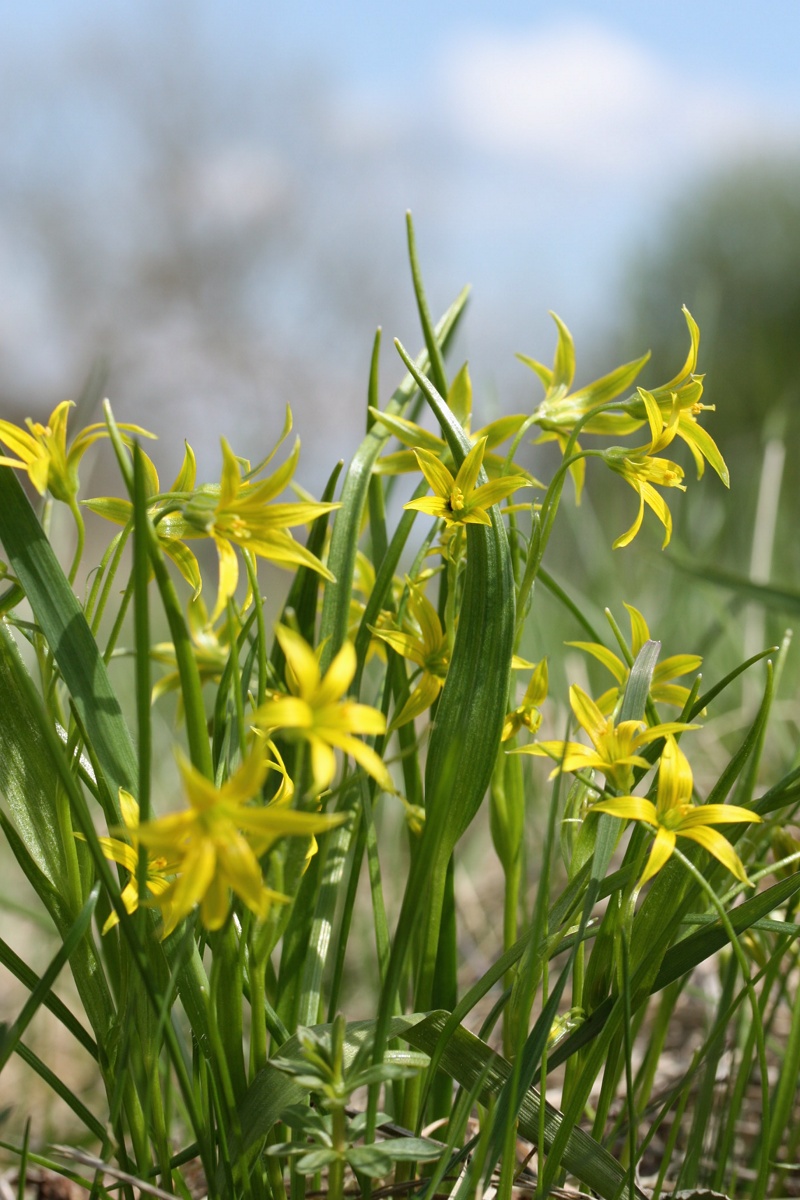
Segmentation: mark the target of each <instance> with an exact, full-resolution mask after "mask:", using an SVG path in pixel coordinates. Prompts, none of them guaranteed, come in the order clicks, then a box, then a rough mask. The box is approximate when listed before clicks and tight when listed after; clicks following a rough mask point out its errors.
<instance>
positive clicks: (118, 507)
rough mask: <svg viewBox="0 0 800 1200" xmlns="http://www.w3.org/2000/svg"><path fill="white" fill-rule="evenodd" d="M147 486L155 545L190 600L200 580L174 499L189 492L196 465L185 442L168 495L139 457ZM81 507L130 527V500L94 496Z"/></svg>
mask: <svg viewBox="0 0 800 1200" xmlns="http://www.w3.org/2000/svg"><path fill="white" fill-rule="evenodd" d="M142 462H143V464H144V469H145V477H146V483H147V493H148V502H147V512H148V515H149V517H150V519H151V520H152V522H153V525H154V527H155V531H156V536H157V537H158V542H159V545H160V546H161V549H162V550H163V551H164V553H165V554H166V555H167V557H168V558H171V559H172V561H173V562H174V563H175V566H176V567H177V568H178V570H179V571H180V573H181V575H182V576H183V578H184V579H185V580H186V582H187V583H188V584H189V586H190V587H191V588H192V589H193V592H194V599H197V597H198V596H199V595H200V591H201V589H202V586H203V581H202V578H201V576H200V566H199V564H198V562H197V559H196V558H195V556H194V554H193V553H192V551H191V550H190V549H189V547H188V546H184V544H183V541H182V540H181V539H182V538H184V537H187V536H189V535H190V534H191V529H190V527H189V526H188V525H187V523H186V521H185V520H184V518H183V517H182V516H181V514H180V512H178V511H176V510H175V504H176V500H177V499H178V498H185V496H186V493H189V492H191V491H193V489H194V486H195V480H196V477H197V462H196V460H195V456H194V451H193V450H192V447H191V446H190V445H189V443H188V442H186V443H185V449H184V454H183V463H182V464H181V469H180V470H179V471H178V474H177V476H176V477H175V482H174V483H173V484H172V487H171V488H170V489H169V491H168V492H162V491H161V485H160V482H159V478H158V472H157V470H156V468H155V466H154V464H153V463H152V462H151V460H150V459H149V458H148V457H147V455H146V454H144V453H143V454H142ZM82 503H83V506H84V508H88V509H89V511H90V512H93V513H96V514H97V516H99V517H104V518H105V520H107V521H113V522H114V524H115V525H124V526H128V525H130V523H131V521H132V520H133V505H132V504H131V502H130V500H123V499H121V498H120V497H117V496H98V497H96V498H95V499H92V500H84V501H82Z"/></svg>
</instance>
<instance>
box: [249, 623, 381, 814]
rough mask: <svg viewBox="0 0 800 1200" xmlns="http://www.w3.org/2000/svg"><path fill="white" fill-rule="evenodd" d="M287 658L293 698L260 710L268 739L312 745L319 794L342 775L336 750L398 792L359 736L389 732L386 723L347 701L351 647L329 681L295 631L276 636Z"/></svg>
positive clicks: (258, 718) (257, 718)
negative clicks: (275, 736) (278, 736)
mask: <svg viewBox="0 0 800 1200" xmlns="http://www.w3.org/2000/svg"><path fill="white" fill-rule="evenodd" d="M275 634H276V637H277V639H278V641H279V643H280V646H281V649H282V650H283V653H284V655H285V656H286V665H287V671H286V679H287V684H288V687H289V694H288V695H286V694H282V693H280V692H276V693H275V695H274V696H273V697H272V698H271V699H270V700H268V701H267V702H266V703H265V704H262V705H261V707H260V708H259V709H258V710H257V712H256V713H255V715H254V717H253V721H254V723H255V725H256V726H257V727H258V728H259V729H261V730H263V731H264V732H266V733H270V734H272V733H273V732H277V731H280V733H281V735H282V736H283V737H287V738H289V739H292V738H295V739H299V740H301V741H305V742H307V743H308V746H309V748H310V750H311V774H312V776H313V779H314V786H315V788H316V789H317V791H323V790H324V789H325V788H326V787H329V786H330V784H331V782H332V780H333V777H334V775H335V774H336V756H335V754H334V749H337V750H342V751H344V753H345V754H349V755H351V756H352V758H354V759H355V760H356V762H357V763H358V764H359V766H362V767H363V768H364V770H365V771H366V772H367V774H369V775H371V776H372V778H373V779H375V780H376V781H377V782H378V783H379V784H380V786H381V787H382V788H383V790H384V791H386V792H393V791H394V784H393V783H392V778H391V776H390V775H389V772H388V771H387V769H386V767H385V765H384V763H383V760H382V759H381V757H380V756H379V755H378V754H376V753H375V751H374V750H373V749H372V747H371V746H367V745H366V744H365V743H364V742H362V741H360V739H359V738H358V737H356V736H354V735H355V734H380V733H385V732H386V718H385V717H384V716H383V713H380V712H378V710H377V709H376V708H371V707H370V706H369V705H367V704H357V703H356V702H355V701H353V700H347V699H345V696H346V693H347V689H348V688H349V687H350V684H351V683H352V681H353V676H354V675H355V672H356V652H355V649H354V647H353V643H352V642H345V643H344V645H343V646H342V648H341V650H340V651H339V653H338V654H337V655H336V657H335V658H334V660H333V662H332V663H331V665H330V666H329V667H328V670H327V671H326V672H325V675H324V676H323V675H322V673H321V672H320V669H319V661H318V659H317V656H316V654H315V653H314V651H313V650H312V649H311V647H310V646H309V645H308V643H307V642H306V641H305V639H304V638H302V637H301V636H300V634H299V633H297V632H296V631H295V630H294V629H290V628H289V627H288V626H286V625H279V626H278V627H277V629H276V630H275Z"/></svg>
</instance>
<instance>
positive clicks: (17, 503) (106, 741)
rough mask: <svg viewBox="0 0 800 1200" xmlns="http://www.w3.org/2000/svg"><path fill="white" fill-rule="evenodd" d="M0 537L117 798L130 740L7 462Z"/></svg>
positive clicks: (0, 483) (0, 494)
mask: <svg viewBox="0 0 800 1200" xmlns="http://www.w3.org/2000/svg"><path fill="white" fill-rule="evenodd" d="M0 540H2V542H3V545H4V546H5V550H6V554H7V555H8V558H9V561H10V563H11V565H12V567H13V569H14V574H15V575H16V576H17V579H18V580H19V581H20V583H21V584H22V586H23V587H24V589H25V594H26V596H27V597H28V601H29V602H30V605H31V608H32V609H33V614H34V617H35V618H36V622H37V624H38V625H39V628H40V629H41V631H42V633H43V634H44V636H45V638H46V640H47V644H48V646H49V647H50V648H51V650H52V652H53V656H54V658H55V660H56V662H57V663H58V667H59V670H60V671H61V675H62V677H63V679H64V682H65V684H66V685H67V688H68V689H69V692H70V695H71V697H72V700H73V702H74V704H75V708H76V711H77V714H78V717H79V719H80V722H81V725H82V727H83V729H84V730H85V731H86V735H87V738H88V740H89V742H90V743H91V745H92V748H93V750H94V753H95V755H96V756H97V761H98V763H99V765H100V768H101V770H102V772H103V775H104V776H105V781H106V785H107V788H108V792H109V795H110V796H111V798H112V800H113V802H114V803H116V796H117V793H118V790H119V788H121V787H124V788H126V789H127V790H128V791H135V790H136V780H137V761H136V754H135V751H134V748H133V742H132V740H131V736H130V733H129V731H128V727H127V725H126V723H125V719H124V717H123V715H122V710H121V708H120V705H119V701H118V700H117V697H116V694H115V693H114V690H113V688H112V686H111V681H110V680H109V677H108V672H107V671H106V665H105V663H104V662H103V657H102V655H101V653H100V650H99V647H98V645H97V642H96V641H95V640H94V638H93V637H92V633H91V630H90V629H89V625H88V623H87V621H86V618H85V616H84V614H83V610H82V609H81V606H80V604H79V603H78V601H77V599H76V597H75V594H74V592H73V591H72V588H71V587H70V585H69V582H68V581H67V577H66V575H65V574H64V572H63V571H62V569H61V567H60V565H59V563H58V560H57V558H56V556H55V554H54V552H53V548H52V547H51V545H50V543H49V542H48V540H47V538H46V536H45V533H44V530H43V529H42V527H41V525H40V524H39V522H38V520H37V519H36V515H35V513H34V511H33V509H32V508H31V506H30V504H29V503H28V500H27V498H26V496H25V493H24V492H23V490H22V487H21V485H20V482H19V480H18V479H17V477H16V475H15V473H14V471H13V470H12V469H11V468H10V467H2V468H0ZM116 819H117V821H119V820H121V818H120V816H119V813H117V814H116Z"/></svg>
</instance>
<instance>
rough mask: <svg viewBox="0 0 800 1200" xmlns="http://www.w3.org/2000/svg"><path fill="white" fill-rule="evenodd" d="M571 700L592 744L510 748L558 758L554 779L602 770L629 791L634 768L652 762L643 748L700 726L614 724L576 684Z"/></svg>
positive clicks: (615, 782) (614, 783)
mask: <svg viewBox="0 0 800 1200" xmlns="http://www.w3.org/2000/svg"><path fill="white" fill-rule="evenodd" d="M569 701H570V705H571V706H572V711H573V713H574V714H575V718H576V720H577V722H578V724H579V725H580V727H581V728H582V729H583V730H584V732H585V733H587V734H588V736H589V740H590V741H591V743H592V745H591V746H584V745H583V744H582V743H581V742H534V743H533V744H532V745H530V746H520V747H519V748H518V749H517V750H512V751H510V752H509V753H511V754H535V755H540V756H545V755H546V756H547V757H548V758H553V759H555V761H556V762H557V763H558V766H557V767H556V768H555V770H554V771H553V772H552V773H551V775H550V778H551V779H552V778H553V776H554V775H557V774H558V772H559V771H584V770H590V771H592V770H594V771H601V772H602V774H603V775H605V777H606V779H607V780H608V782H609V783H610V784H612V785H613V786H614V787H615V788H617V789H618V790H619V791H621V792H627V791H630V788H631V786H632V784H633V768H634V767H642V768H643V769H645V770H647V769H648V768H649V767H650V766H651V765H652V764H651V763H649V762H648V761H647V759H646V758H643V757H642V755H641V754H640V753H639V751H640V750H643V749H644V747H645V746H649V745H650V743H651V742H655V741H657V740H658V739H659V738H663V737H666V735H667V734H670V733H680V732H682V731H683V730H684V729H696V728H697V726H696V725H687V724H685V723H684V722H681V721H667V722H666V723H665V724H663V725H650V726H647V725H645V723H644V721H620V722H619V724H617V725H615V724H614V720H613V718H612V717H606V716H604V714H603V713H601V711H600V709H599V708H598V707H597V705H596V704H595V702H594V700H592V698H591V697H590V696H587V695H586V692H584V691H583V690H582V688H579V687H578V686H577V684H573V686H572V687H571V688H570V689H569Z"/></svg>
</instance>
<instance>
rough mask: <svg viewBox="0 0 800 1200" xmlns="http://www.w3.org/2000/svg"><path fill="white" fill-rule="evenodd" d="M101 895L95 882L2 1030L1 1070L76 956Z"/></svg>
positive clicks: (0, 1040) (98, 885)
mask: <svg viewBox="0 0 800 1200" xmlns="http://www.w3.org/2000/svg"><path fill="white" fill-rule="evenodd" d="M99 894H100V884H99V883H97V884H95V886H94V887H93V888H92V891H91V893H90V895H89V899H88V900H87V901H86V903H85V904H84V906H83V908H82V909H81V911H80V912H79V913H78V916H77V918H76V920H75V922H74V924H73V926H72V928H71V929H70V930H69V932H68V933H67V935H66V937H65V938H64V940H63V942H62V944H61V946H60V947H59V948H58V951H57V953H56V954H55V956H54V957H53V959H52V960H51V962H50V964H49V965H48V967H47V969H46V970H45V972H44V974H43V975H42V977H41V979H39V981H38V982H37V984H36V986H35V987H34V989H33V991H32V992H31V994H30V996H29V997H28V999H27V1000H26V1001H25V1004H24V1005H23V1007H22V1011H21V1012H20V1014H19V1016H18V1017H17V1019H16V1021H15V1022H14V1023H13V1025H11V1026H10V1027H8V1028H6V1029H5V1030H3V1033H2V1036H1V1037H0V1071H2V1069H3V1067H4V1066H5V1065H6V1063H7V1062H8V1060H9V1058H10V1057H11V1055H12V1054H13V1053H14V1051H15V1050H16V1048H17V1045H18V1043H19V1041H20V1039H21V1038H22V1035H23V1033H24V1032H25V1030H26V1029H27V1028H28V1025H29V1024H30V1023H31V1021H32V1020H33V1018H34V1016H35V1015H36V1013H37V1011H38V1010H39V1008H41V1006H42V1005H43V1004H44V1003H45V1001H46V999H47V997H48V995H49V993H50V989H51V988H52V986H53V984H54V983H55V981H56V979H57V978H58V976H59V975H60V973H61V970H62V968H63V967H64V966H65V965H66V963H67V962H68V961H69V959H70V958H71V957H72V955H73V954H74V953H75V950H76V949H77V947H78V945H79V943H80V942H81V941H82V940H83V938H84V936H85V935H86V931H87V930H88V928H89V925H90V923H91V920H92V913H93V912H94V909H95V905H96V904H97V897H98V895H99Z"/></svg>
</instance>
